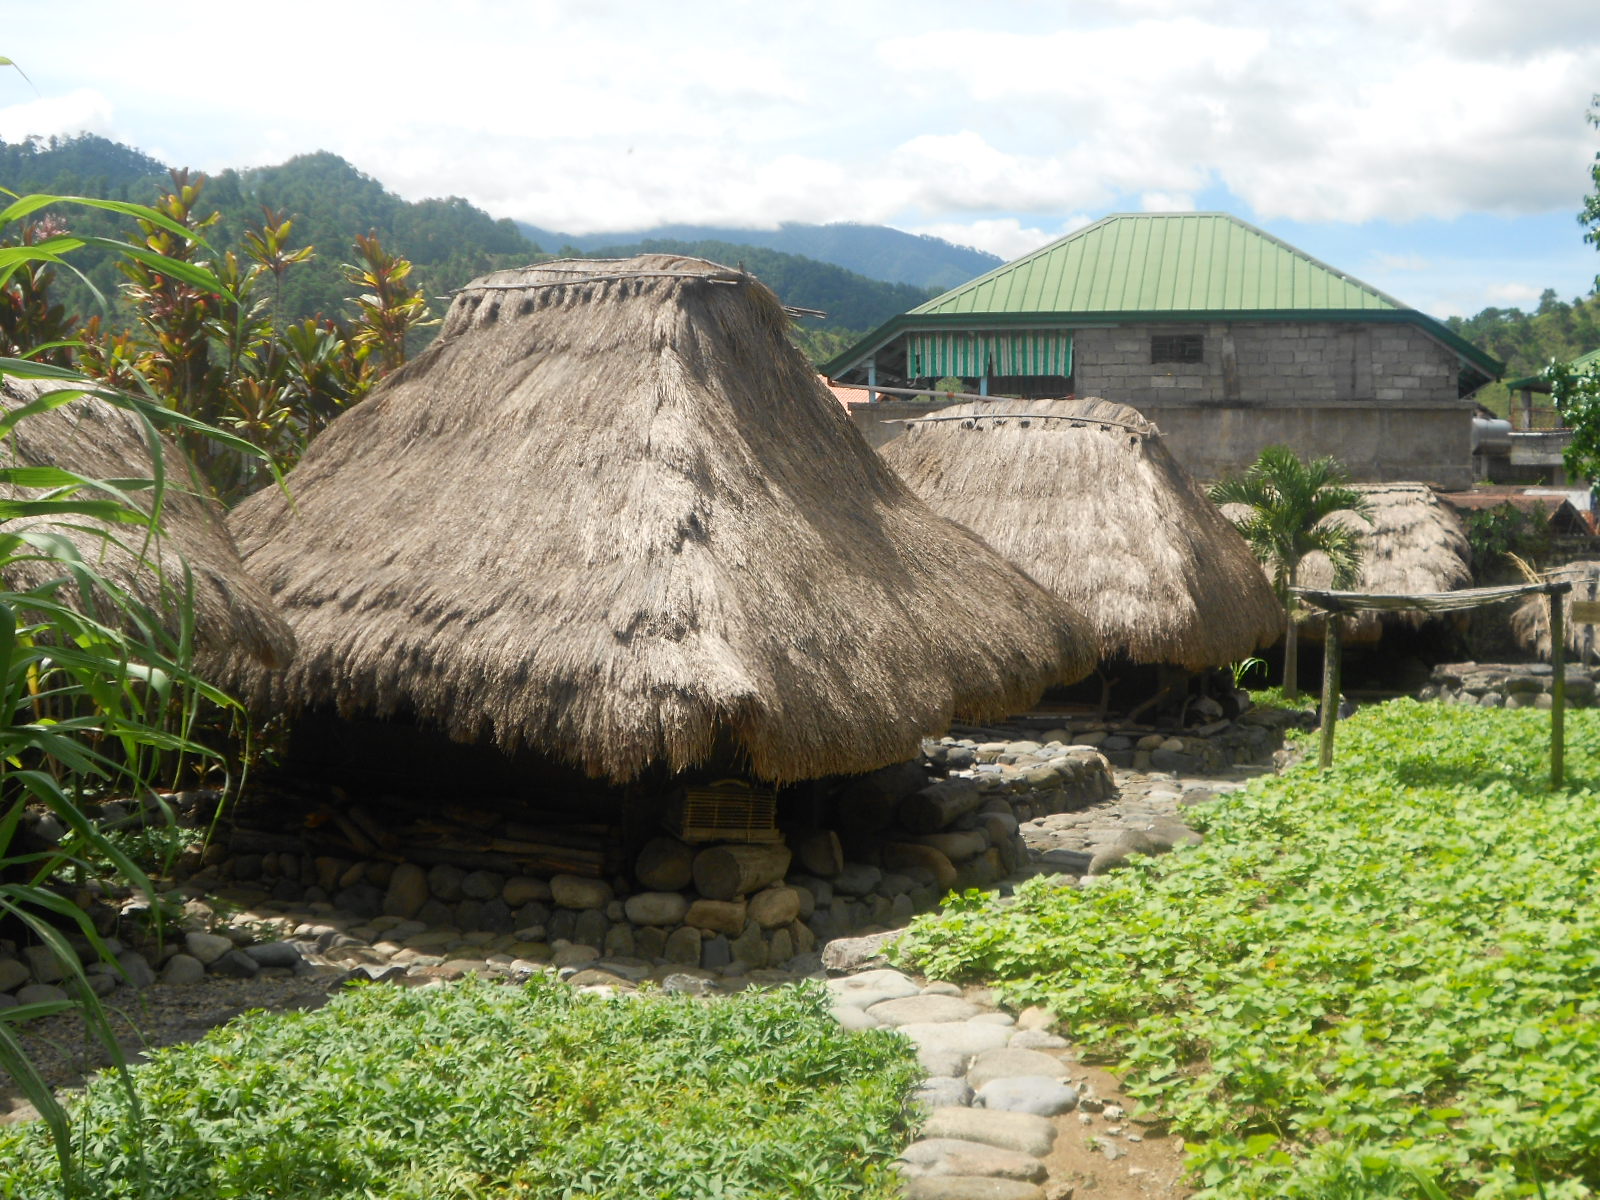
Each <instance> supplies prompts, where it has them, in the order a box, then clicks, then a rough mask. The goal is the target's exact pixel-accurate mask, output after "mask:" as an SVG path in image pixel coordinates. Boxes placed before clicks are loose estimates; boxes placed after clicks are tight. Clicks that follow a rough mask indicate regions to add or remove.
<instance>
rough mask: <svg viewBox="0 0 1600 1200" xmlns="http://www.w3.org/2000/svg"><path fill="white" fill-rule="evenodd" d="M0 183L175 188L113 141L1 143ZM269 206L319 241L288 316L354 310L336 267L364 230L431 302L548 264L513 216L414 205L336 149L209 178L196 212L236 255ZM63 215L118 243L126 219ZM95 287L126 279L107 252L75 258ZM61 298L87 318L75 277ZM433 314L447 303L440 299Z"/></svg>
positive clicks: (99, 191)
mask: <svg viewBox="0 0 1600 1200" xmlns="http://www.w3.org/2000/svg"><path fill="white" fill-rule="evenodd" d="M0 186H4V187H6V188H8V189H10V190H11V191H13V192H16V193H18V194H25V193H28V192H47V193H51V194H56V195H79V196H92V197H96V198H100V199H114V200H132V201H137V202H139V203H142V204H149V203H152V202H153V201H155V200H156V199H157V198H158V197H159V196H161V195H162V194H163V193H165V192H168V191H170V190H171V189H172V178H171V175H170V173H169V170H168V168H167V167H166V166H165V165H164V164H162V163H160V162H157V161H156V160H155V159H153V158H150V157H149V156H147V155H144V154H141V153H140V152H138V151H137V150H133V149H131V148H129V147H127V146H123V145H120V144H118V143H116V142H111V141H108V140H106V139H105V138H101V137H96V136H94V135H90V134H86V135H84V136H82V137H76V138H60V139H58V138H52V139H50V140H49V141H48V142H43V141H39V140H37V139H30V140H29V141H26V142H21V143H15V144H7V143H3V142H0ZM263 207H266V208H269V209H272V210H274V211H279V210H281V211H285V212H287V213H288V214H289V215H290V216H291V218H292V219H293V221H294V227H293V231H292V234H291V236H290V241H289V245H290V247H291V248H299V247H304V246H314V247H315V248H316V254H315V256H314V257H313V258H312V259H311V261H309V262H306V263H303V264H299V265H298V266H295V267H293V268H292V269H290V270H289V271H288V272H286V273H285V277H284V287H283V293H282V300H281V304H282V306H283V312H284V314H285V315H286V316H288V317H290V318H298V317H303V316H312V315H314V314H316V313H318V312H321V313H326V314H334V313H339V312H341V311H343V310H344V309H345V308H346V307H347V300H348V297H349V295H350V287H349V285H348V284H347V283H345V282H344V280H343V278H342V276H341V271H340V264H341V263H345V262H349V261H350V260H351V259H352V257H353V247H354V244H355V239H356V237H357V235H366V234H368V233H373V232H376V233H377V234H378V237H379V239H380V240H381V241H382V243H383V245H384V247H385V248H386V249H388V250H389V251H390V252H392V253H395V254H399V255H402V256H403V257H405V258H408V259H410V260H411V261H412V263H413V264H414V266H415V279H416V281H417V282H419V283H420V284H422V286H423V287H424V289H425V290H426V292H427V294H428V295H429V296H430V297H438V296H442V295H444V294H445V293H447V292H448V291H450V290H451V289H452V288H457V287H460V286H461V285H462V284H464V283H466V282H467V281H468V280H470V279H472V278H473V277H474V276H477V275H481V274H483V273H484V272H485V271H491V270H494V269H496V268H499V267H507V266H522V265H524V264H526V263H528V262H530V261H532V260H534V259H536V258H539V257H542V255H541V252H540V249H539V247H538V246H537V245H535V244H534V243H532V242H530V241H529V240H528V239H527V238H526V237H524V236H523V235H522V233H521V232H520V231H519V230H518V229H517V228H516V226H515V225H514V224H513V223H512V222H511V221H509V220H504V219H502V220H498V221H497V220H495V219H494V218H493V217H491V216H490V215H489V214H488V213H486V212H484V211H483V210H481V209H479V208H475V207H474V206H473V205H471V204H469V203H468V202H467V201H465V200H463V199H461V198H460V197H447V198H444V199H436V200H421V201H416V202H412V201H407V200H402V199H401V198H400V197H399V196H396V195H395V194H394V193H392V192H390V191H388V190H387V189H385V188H384V186H383V185H382V184H381V183H380V182H378V181H377V180H376V179H372V178H371V177H369V176H367V175H364V174H362V173H361V172H360V171H358V170H356V169H355V167H353V166H351V165H350V164H349V163H347V162H346V161H345V160H344V159H342V158H340V157H338V156H337V155H335V154H329V153H326V152H318V153H315V154H303V155H299V156H298V157H295V158H291V159H290V160H289V161H288V162H286V163H283V164H282V165H281V166H274V167H259V168H253V169H250V170H245V171H237V170H231V169H230V170H225V171H222V172H220V173H218V174H216V175H214V176H211V177H210V178H209V179H208V180H207V181H206V183H205V186H204V188H203V189H202V191H201V193H200V198H199V201H198V203H197V204H196V205H195V212H196V214H197V215H201V216H205V215H209V214H210V213H212V212H213V211H215V212H216V213H217V214H218V216H219V219H218V222H217V224H216V225H215V226H214V227H213V228H211V229H208V230H207V231H206V234H205V236H206V239H207V241H209V242H210V243H211V244H212V245H213V246H214V247H216V248H217V249H218V250H235V251H237V250H239V249H240V246H241V238H242V235H243V233H244V231H245V230H246V229H247V228H249V227H251V226H253V225H257V224H259V223H260V221H261V219H262V209H263ZM60 219H61V220H64V221H65V222H67V223H68V225H69V226H70V227H71V228H72V229H74V230H75V231H79V232H84V233H97V234H102V235H104V236H108V237H115V238H120V237H122V236H124V235H125V234H126V233H127V231H128V229H129V222H127V220H126V219H125V218H122V217H120V216H114V215H112V214H109V213H101V212H92V211H89V210H85V209H77V208H75V209H71V210H66V211H63V212H62V213H61V214H60ZM74 261H75V262H77V263H78V264H80V265H81V266H83V267H85V268H86V269H87V273H88V275H89V276H90V278H91V279H93V280H94V282H95V284H96V286H98V287H99V288H100V289H101V290H102V291H104V292H106V293H108V294H114V293H115V291H116V288H117V285H118V283H119V282H120V276H118V275H117V274H116V272H115V268H114V267H113V266H112V265H111V263H110V260H109V256H107V255H104V254H102V255H99V256H98V258H97V256H96V255H95V254H94V253H93V252H91V251H85V252H84V253H83V255H82V256H81V257H79V258H76V259H75V260H74ZM58 287H59V288H60V295H59V298H60V299H62V300H63V301H64V302H65V303H67V305H68V307H69V308H72V309H75V310H76V311H79V312H88V311H91V308H92V304H93V300H92V296H91V294H90V293H89V292H88V291H87V289H85V288H83V287H82V286H81V285H75V283H74V281H73V279H72V278H71V276H70V275H68V274H65V273H63V275H62V277H61V278H60V279H59V280H58ZM434 308H435V310H436V311H441V310H442V308H443V305H442V304H441V303H439V302H438V301H435V302H434Z"/></svg>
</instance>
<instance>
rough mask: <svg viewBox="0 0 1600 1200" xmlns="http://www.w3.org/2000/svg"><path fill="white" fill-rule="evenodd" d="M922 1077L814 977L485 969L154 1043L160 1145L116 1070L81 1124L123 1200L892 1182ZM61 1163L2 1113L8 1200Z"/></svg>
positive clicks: (748, 1197)
mask: <svg viewBox="0 0 1600 1200" xmlns="http://www.w3.org/2000/svg"><path fill="white" fill-rule="evenodd" d="M915 1075H916V1068H915V1060H914V1058H913V1056H912V1052H911V1049H910V1045H909V1043H908V1042H906V1041H904V1040H903V1039H900V1038H897V1037H895V1036H893V1035H891V1034H887V1033H881V1032H877V1031H873V1032H871V1033H868V1034H855V1033H847V1032H846V1031H844V1030H842V1029H840V1028H839V1027H838V1025H837V1024H836V1023H835V1022H834V1020H833V1018H832V1017H831V1015H830V1014H829V1011H828V1001H827V998H826V995H825V994H824V993H823V991H822V989H820V988H817V987H815V986H804V987H792V988H785V989H782V990H780V991H776V992H756V991H750V992H746V993H744V994H742V995H740V996H737V997H733V998H728V999H725V1000H714V1001H700V1000H694V999H690V998H687V997H683V996H671V995H662V994H655V995H641V996H635V997H620V998H617V999H613V1000H605V999H600V998H597V997H592V996H583V995H579V994H577V993H575V992H573V991H572V990H571V989H569V988H567V987H565V986H564V985H559V984H556V983H553V982H548V981H543V980H540V981H536V982H535V983H533V984H530V985H529V986H528V987H526V988H522V989H518V988H511V987H502V986H497V985H493V984H487V983H481V982H476V981H474V980H471V979H469V980H466V981H464V982H463V983H462V984H461V985H459V986H452V987H435V988H424V989H404V988H394V987H368V988H362V989H359V990H357V991H355V992H351V993H346V994H343V995H341V996H339V997H337V998H336V999H335V1000H334V1001H333V1002H332V1003H330V1004H329V1005H328V1006H327V1007H325V1008H323V1009H320V1010H318V1011H316V1012H298V1013H285V1014H278V1015H272V1016H268V1015H265V1014H259V1013H258V1014H252V1015H249V1016H247V1017H246V1018H244V1019H242V1020H238V1021H235V1022H233V1023H232V1024H230V1025H228V1026H226V1027H225V1028H223V1029H220V1030H216V1031H214V1032H213V1033H212V1034H211V1035H209V1036H208V1037H206V1038H205V1039H204V1040H202V1041H200V1042H198V1043H195V1044H194V1045H190V1046H177V1047H171V1048H168V1049H166V1050H162V1051H158V1052H156V1053H155V1054H154V1055H152V1060H151V1062H150V1063H149V1064H147V1065H145V1066H141V1067H136V1068H134V1069H133V1076H134V1081H135V1085H136V1088H137V1091H138V1094H139V1097H140V1099H141V1101H142V1103H143V1122H144V1128H143V1146H142V1149H141V1147H139V1146H137V1145H136V1144H135V1143H133V1142H132V1141H131V1140H130V1134H129V1131H128V1128H127V1121H126V1119H125V1117H124V1108H125V1105H126V1098H125V1097H123V1096H122V1095H120V1094H119V1093H118V1092H116V1091H114V1090H112V1089H110V1088H107V1087H106V1086H104V1085H103V1083H96V1084H94V1085H92V1086H91V1087H90V1089H89V1092H88V1094H87V1096H86V1098H85V1099H84V1101H83V1102H82V1103H81V1104H80V1105H78V1107H77V1108H76V1110H75V1111H74V1112H73V1120H74V1123H75V1124H76V1126H77V1127H78V1128H79V1130H80V1133H81V1137H80V1140H79V1147H80V1163H79V1170H80V1173H81V1174H82V1176H83V1178H84V1180H85V1182H86V1184H87V1185H88V1187H89V1189H90V1194H93V1195H95V1196H97V1197H105V1198H106V1200H114V1198H117V1197H125V1196H126V1197H135V1196H141V1195H144V1194H148V1195H151V1196H154V1197H171V1198H173V1200H176V1198H178V1197H185V1198H187V1197H196V1196H219V1197H229V1196H250V1197H266V1196H283V1197H294V1198H295V1200H324V1198H332V1197H350V1198H352V1200H354V1198H356V1197H361V1198H366V1197H396V1198H399V1197H406V1198H416V1200H421V1198H424V1197H426V1198H428V1200H445V1198H451V1197H461V1198H467V1197H490V1196H493V1197H513V1196H518V1197H528V1198H533V1197H539V1198H544V1197H563V1198H568V1200H602V1198H608V1197H614V1198H617V1200H622V1198H627V1200H636V1198H643V1197H650V1198H652V1200H703V1198H709V1197H718V1198H724V1200H754V1198H756V1197H763V1198H764V1197H779V1196H782V1197H800V1198H814V1200H822V1198H830V1200H831V1198H836V1197H838V1198H842V1197H851V1198H859V1200H887V1198H888V1197H889V1196H891V1195H893V1194H894V1183H895V1178H896V1177H895V1175H894V1173H893V1172H892V1171H890V1170H888V1169H887V1168H888V1164H889V1163H890V1162H891V1161H892V1160H893V1159H894V1157H895V1156H896V1155H897V1154H898V1153H899V1151H900V1149H901V1147H902V1146H903V1145H904V1143H905V1141H906V1140H907V1137H908V1129H907V1126H906V1122H905V1118H904V1116H903V1099H904V1096H905V1094H906V1092H907V1089H908V1088H909V1087H910V1085H911V1083H912V1082H913V1080H914V1078H915ZM141 1152H142V1154H143V1156H144V1159H145V1161H146V1162H147V1163H148V1164H149V1171H150V1173H151V1176H152V1178H151V1180H150V1181H149V1185H148V1186H149V1191H148V1193H145V1192H144V1191H143V1190H142V1188H143V1187H144V1183H143V1181H141V1180H140V1179H139V1177H138V1172H137V1171H136V1170H135V1169H134V1168H133V1164H134V1162H135V1161H136V1158H137V1156H138V1154H140V1153H141ZM58 1178H59V1177H58V1175H57V1174H56V1163H55V1160H54V1159H53V1158H52V1156H51V1153H50V1149H49V1144H48V1140H47V1139H46V1138H45V1137H44V1136H42V1132H41V1131H40V1130H38V1129H37V1128H17V1127H13V1128H10V1129H4V1130H0V1196H4V1197H19V1198H20V1197H28V1198H29V1200H35V1198H43V1197H53V1196H57V1195H59V1194H60V1189H59V1184H58V1183H57V1180H58Z"/></svg>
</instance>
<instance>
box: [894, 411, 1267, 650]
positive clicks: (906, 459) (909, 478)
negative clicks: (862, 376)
mask: <svg viewBox="0 0 1600 1200" xmlns="http://www.w3.org/2000/svg"><path fill="white" fill-rule="evenodd" d="M908 424H909V428H908V429H907V431H906V433H905V434H904V435H903V436H901V437H898V438H896V439H895V440H894V441H892V442H890V443H889V444H888V445H886V446H884V447H883V449H882V451H881V453H882V454H883V456H884V458H885V459H886V460H887V461H888V462H889V464H890V465H891V466H893V467H894V468H895V470H896V471H898V472H899V473H900V475H901V477H902V478H903V479H905V481H906V482H907V483H909V484H910V485H911V487H912V490H913V491H915V492H916V493H917V494H918V495H920V496H921V497H922V498H923V499H924V500H926V501H927V502H928V504H929V505H930V506H931V507H932V508H933V510H934V511H935V512H937V513H939V514H940V515H942V516H946V517H949V518H951V519H952V520H955V521H959V522H961V523H962V524H963V525H965V526H967V527H968V528H969V529H971V530H973V531H974V532H976V533H978V534H979V535H981V536H982V537H983V538H984V539H985V540H986V541H988V542H989V544H990V545H992V546H994V547H995V549H997V550H999V551H1000V553H1002V554H1004V555H1005V556H1006V557H1007V558H1009V559H1010V560H1011V561H1012V562H1014V563H1016V564H1017V565H1018V566H1019V567H1021V568H1022V569H1023V570H1025V571H1027V572H1028V573H1029V574H1030V575H1032V576H1033V577H1034V578H1035V579H1037V580H1038V581H1039V582H1040V583H1042V584H1044V585H1045V587H1047V588H1049V589H1050V590H1051V591H1052V592H1054V593H1055V594H1056V595H1057V596H1060V597H1061V598H1062V599H1063V600H1065V601H1066V602H1067V603H1068V604H1069V605H1071V606H1072V608H1073V609H1074V610H1076V611H1078V612H1081V613H1082V614H1083V615H1084V616H1085V617H1086V618H1087V620H1088V621H1089V623H1090V625H1091V626H1092V627H1093V629H1094V633H1095V640H1096V646H1097V649H1098V651H1099V654H1100V657H1101V658H1102V659H1110V658H1114V657H1117V656H1119V655H1120V656H1125V657H1126V658H1128V659H1130V660H1132V661H1133V662H1136V663H1167V664H1171V665H1173V666H1178V667H1183V668H1186V669H1188V670H1202V669H1204V668H1207V667H1220V666H1224V665H1226V664H1228V663H1230V662H1233V661H1236V660H1238V659H1242V658H1245V657H1247V656H1249V655H1251V654H1254V653H1255V652H1256V651H1257V650H1258V649H1261V648H1262V647H1265V646H1269V645H1271V644H1272V643H1273V642H1274V641H1275V640H1276V639H1277V637H1278V635H1279V634H1280V633H1281V632H1282V629H1281V625H1282V610H1281V609H1280V608H1279V607H1278V604H1277V601H1276V600H1275V598H1274V597H1273V594H1272V589H1271V587H1270V585H1269V584H1268V583H1267V582H1266V580H1265V578H1264V577H1263V576H1262V574H1261V568H1260V564H1258V563H1257V561H1256V559H1255V556H1254V555H1253V554H1252V553H1251V552H1250V547H1249V546H1248V545H1246V544H1245V541H1244V539H1243V538H1242V537H1241V536H1240V535H1239V532H1238V530H1237V529H1235V528H1234V527H1233V525H1232V524H1231V523H1230V522H1229V521H1228V520H1227V518H1225V517H1224V516H1223V515H1222V513H1221V512H1220V511H1219V510H1218V508H1217V506H1216V505H1214V504H1213V503H1212V502H1211V501H1210V499H1209V498H1208V497H1207V496H1206V494H1205V492H1204V491H1203V490H1202V489H1201V487H1200V485H1199V484H1198V483H1196V482H1195V480H1194V478H1193V477H1192V476H1190V474H1189V473H1188V472H1187V471H1186V470H1184V468H1183V467H1182V466H1181V465H1179V463H1178V461H1177V460H1176V459H1175V458H1174V457H1173V456H1172V453H1171V451H1169V450H1168V449H1167V447H1166V445H1165V443H1164V442H1163V440H1162V437H1161V431H1160V430H1159V429H1157V428H1156V426H1155V425H1154V424H1152V423H1151V422H1150V421H1148V420H1146V419H1145V418H1144V417H1143V416H1141V415H1140V414H1139V413H1138V412H1137V411H1136V410H1134V409H1132V408H1129V407H1128V406H1127V405H1125V404H1116V403H1113V402H1111V401H1109V400H1103V399H1098V398H1087V399H1081V400H1078V399H1073V400H993V401H974V402H970V403H966V404H960V405H956V406H954V407H950V408H944V409H940V410H939V412H938V413H937V414H936V415H934V416H932V417H927V418H923V419H921V420H918V421H913V422H909V423H908Z"/></svg>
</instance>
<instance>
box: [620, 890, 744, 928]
mask: <svg viewBox="0 0 1600 1200" xmlns="http://www.w3.org/2000/svg"><path fill="white" fill-rule="evenodd" d="M688 911H689V899H688V897H687V896H685V895H683V893H682V892H635V893H634V894H633V895H631V896H629V897H628V898H627V900H625V901H623V905H622V912H623V915H624V916H626V917H627V918H628V920H630V921H632V922H633V923H634V924H635V925H681V924H683V918H684V914H685V913H687V912H688ZM741 927H742V923H741Z"/></svg>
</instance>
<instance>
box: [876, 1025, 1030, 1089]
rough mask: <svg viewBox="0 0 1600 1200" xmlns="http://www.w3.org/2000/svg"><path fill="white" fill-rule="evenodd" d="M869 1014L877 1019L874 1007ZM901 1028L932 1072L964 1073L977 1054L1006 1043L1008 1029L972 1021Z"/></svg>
mask: <svg viewBox="0 0 1600 1200" xmlns="http://www.w3.org/2000/svg"><path fill="white" fill-rule="evenodd" d="M867 1017H868V1019H869V1020H874V1019H876V1018H874V1017H873V1015H872V1012H871V1010H868V1012H867ZM899 1030H900V1032H901V1033H902V1034H904V1035H905V1036H906V1037H908V1038H910V1039H911V1043H912V1045H914V1046H915V1047H916V1048H917V1061H918V1062H919V1063H921V1064H922V1069H923V1070H924V1071H926V1072H927V1073H928V1074H929V1075H961V1074H964V1073H965V1072H966V1069H967V1064H968V1063H969V1062H971V1061H972V1059H973V1057H974V1056H975V1055H978V1054H982V1053H983V1052H984V1051H985V1050H995V1049H998V1048H999V1047H1001V1046H1003V1045H1005V1041H1006V1031H1005V1030H1004V1029H1002V1028H1000V1026H998V1025H974V1024H972V1023H971V1022H970V1021H943V1022H939V1023H937V1024H931V1025H901V1026H900V1027H899Z"/></svg>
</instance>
